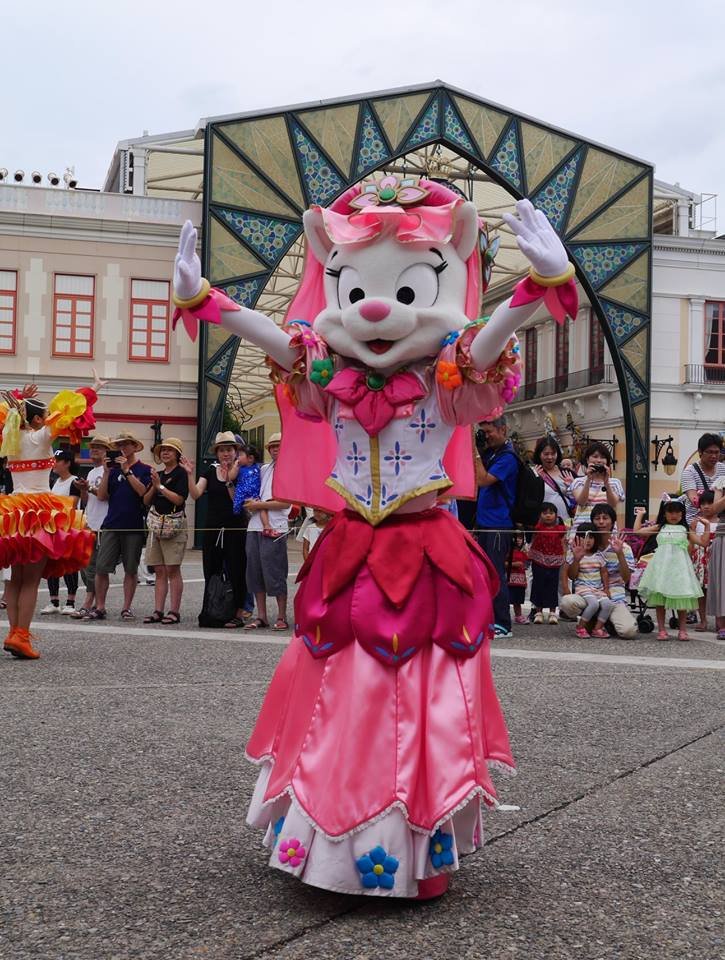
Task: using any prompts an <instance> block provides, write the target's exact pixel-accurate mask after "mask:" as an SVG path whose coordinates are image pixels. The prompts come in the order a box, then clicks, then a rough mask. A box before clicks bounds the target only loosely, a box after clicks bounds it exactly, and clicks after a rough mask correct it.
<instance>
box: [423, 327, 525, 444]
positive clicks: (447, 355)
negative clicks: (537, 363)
mask: <svg viewBox="0 0 725 960" xmlns="http://www.w3.org/2000/svg"><path fill="white" fill-rule="evenodd" d="M484 325H485V320H483V321H481V320H477V321H475V322H474V323H469V324H468V325H467V326H466V327H464V328H463V330H462V331H461V333H460V334H459V335H456V334H449V335H448V336H447V337H446V339H445V341H444V346H443V349H442V350H441V352H440V354H439V355H438V360H437V361H436V363H435V366H434V373H433V375H434V378H435V390H436V396H437V398H438V403H439V404H440V408H441V413H442V415H443V419H444V420H445V421H446V423H451V424H455V425H456V426H461V425H465V424H471V423H478V422H479V421H480V420H494V419H495V418H496V417H500V416H501V414H502V413H503V412H504V409H505V407H506V404H508V403H511V401H512V400H513V399H514V397H515V396H516V391H517V389H518V386H519V383H521V349H520V347H519V341H518V339H517V338H516V337H515V336H514V337H511V339H510V340H509V342H508V343H507V344H506V347H505V349H504V351H503V352H502V354H501V356H500V357H499V358H498V360H497V361H496V363H495V364H494V365H493V366H492V367H489V369H488V370H484V371H480V370H476V369H475V368H474V366H473V363H472V361H471V343H472V341H473V340H474V338H475V337H476V334H477V333H478V332H479V331H480V329H481V327H482V326H484Z"/></svg>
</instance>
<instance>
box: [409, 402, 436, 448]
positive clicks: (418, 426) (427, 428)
mask: <svg viewBox="0 0 725 960" xmlns="http://www.w3.org/2000/svg"><path fill="white" fill-rule="evenodd" d="M408 426H409V427H410V428H411V429H412V430H415V432H416V433H417V434H418V437H419V438H420V442H421V443H425V437H426V434H427V433H430V432H431V430H435V429H436V427H437V426H438V424H437V423H433V421H432V420H429V419H428V415H427V414H426V412H425V407H422V408H421V411H420V413H419V414H418V416H417V418H416V419H415V420H411V421H410V423H409V424H408Z"/></svg>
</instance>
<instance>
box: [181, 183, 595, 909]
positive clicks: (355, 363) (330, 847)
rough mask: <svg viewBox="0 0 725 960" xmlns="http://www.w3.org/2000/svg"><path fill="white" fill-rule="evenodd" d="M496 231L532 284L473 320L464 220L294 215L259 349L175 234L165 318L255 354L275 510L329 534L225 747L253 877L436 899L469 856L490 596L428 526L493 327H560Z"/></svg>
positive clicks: (405, 203)
mask: <svg viewBox="0 0 725 960" xmlns="http://www.w3.org/2000/svg"><path fill="white" fill-rule="evenodd" d="M517 209H518V214H519V216H518V217H513V216H512V217H509V218H508V222H509V223H510V225H511V227H512V228H513V230H514V232H515V233H516V235H517V237H518V243H519V246H520V248H521V250H522V251H523V252H524V254H525V255H526V256H527V257H528V259H529V260H530V262H531V264H532V270H531V271H530V276H529V277H527V278H526V280H524V281H522V282H521V283H520V284H519V285H518V287H517V289H516V291H515V293H514V296H513V298H511V299H510V300H508V301H507V302H506V303H504V304H502V305H501V306H499V307H498V308H497V309H496V310H495V312H494V313H493V315H492V317H491V318H490V319H488V320H487V321H486V320H480V319H478V317H479V310H480V305H481V304H480V298H481V262H480V253H479V243H478V239H479V220H478V216H477V212H476V209H475V207H474V205H473V204H472V203H470V202H466V201H465V200H463V199H462V198H461V197H460V196H459V195H458V194H455V193H453V192H452V191H451V190H449V189H447V188H446V187H444V186H441V185H440V184H438V183H433V182H430V181H426V180H420V181H410V180H407V181H404V180H400V179H397V178H395V177H385V178H383V179H382V180H373V181H367V182H364V183H362V184H361V185H358V186H356V187H353V188H351V189H350V190H348V191H347V193H345V194H344V195H343V196H341V197H340V198H339V199H338V200H336V201H335V202H334V203H333V204H332V205H331V206H330V207H329V208H327V209H324V208H320V207H313V208H312V209H311V210H308V211H307V212H306V213H305V215H304V229H305V235H306V239H307V257H306V262H305V268H304V274H303V278H302V282H301V285H300V288H299V291H298V293H297V295H296V297H295V299H294V300H293V302H292V304H291V305H290V309H289V312H288V316H287V321H286V323H285V325H284V327H283V328H282V329H280V328H279V327H277V326H276V325H275V324H274V322H273V321H272V320H271V319H270V318H268V317H265V316H263V315H261V314H259V313H257V312H255V311H252V310H249V309H246V308H243V307H242V308H240V307H238V306H237V305H236V304H234V303H232V302H231V301H230V300H228V299H227V298H226V297H225V296H224V295H223V294H221V293H220V292H219V291H216V290H210V288H209V284H208V282H207V281H206V280H203V279H202V278H201V274H200V264H199V260H198V258H197V257H196V254H195V252H194V251H195V246H196V232H195V230H194V229H193V227H192V226H191V224H190V223H187V224H185V226H184V229H183V231H182V235H181V242H180V247H179V255H178V256H177V261H176V270H175V278H174V282H175V302H176V303H177V306H178V308H179V309H178V311H177V315H176V319H179V318H181V319H183V321H184V323H185V325H186V327H187V329H188V330H189V331H190V333H192V335H194V333H195V331H196V326H197V320H198V319H204V320H208V321H210V322H217V323H219V322H221V323H222V324H223V325H224V327H225V328H226V329H227V330H229V331H231V332H233V333H236V334H238V335H239V336H240V337H243V338H245V339H247V340H249V341H251V342H253V343H255V344H257V345H259V346H261V347H262V348H263V349H264V350H265V351H266V353H267V354H268V357H269V361H270V363H271V366H272V369H273V379H274V380H275V381H276V382H277V387H276V391H277V399H278V403H279V406H280V413H281V416H282V424H283V432H282V435H283V440H282V451H281V453H280V458H279V460H278V463H277V467H276V468H275V473H276V478H275V486H274V496H275V497H276V498H277V499H282V500H284V499H288V500H295V501H298V502H300V501H301V502H304V503H309V504H314V505H315V506H318V507H321V508H323V509H327V510H330V511H335V516H334V518H333V519H332V521H331V522H330V523H328V524H327V526H326V527H325V529H324V532H323V533H322V535H321V536H320V538H319V540H318V542H317V544H316V545H315V547H314V549H313V550H312V551H311V553H310V555H309V557H308V559H307V561H306V562H305V564H304V566H303V568H302V570H301V571H300V574H299V576H298V580H299V582H300V586H299V590H298V593H297V597H296V602H295V630H294V636H293V638H292V642H291V643H290V645H289V647H288V648H287V649H286V650H285V652H284V654H283V656H282V658H281V660H280V663H279V665H278V667H277V669H276V671H275V674H274V677H273V679H272V682H271V684H270V688H269V691H268V693H267V696H266V699H265V701H264V704H263V706H262V710H261V713H260V715H259V718H258V720H257V723H256V725H255V728H254V730H253V732H252V735H251V738H250V740H249V744H248V746H247V755H248V757H249V758H250V759H251V760H252V761H253V762H254V763H256V764H258V765H259V766H260V773H259V778H258V780H257V786H256V789H255V792H254V797H253V799H252V802H251V806H250V809H249V814H248V822H249V823H250V824H252V825H253V826H256V827H260V828H261V829H263V830H265V831H266V834H265V837H264V844H265V846H266V847H267V848H268V849H269V850H270V861H269V862H270V866H272V867H275V868H277V869H280V870H283V871H285V872H287V873H290V874H293V875H294V876H296V877H298V878H299V879H301V880H303V881H304V882H305V883H309V884H312V885H314V886H317V887H323V888H325V889H328V890H335V891H339V892H343V893H356V894H367V895H372V896H391V897H416V896H418V897H430V896H436V895H438V894H440V893H442V892H443V891H444V890H445V889H446V887H447V885H448V878H449V874H450V873H452V872H453V871H455V870H457V869H458V862H459V857H460V856H461V855H462V854H466V853H471V852H472V851H474V850H476V849H477V848H478V847H479V846H480V845H481V844H482V842H483V829H482V811H483V809H484V808H485V807H491V806H494V805H495V804H496V793H495V789H494V786H493V784H492V782H491V779H490V775H489V770H490V769H491V767H501V768H504V769H508V770H510V771H513V760H512V757H511V751H510V748H509V742H508V735H507V732H506V726H505V723H504V720H503V716H502V714H501V709H500V706H499V702H498V698H497V696H496V691H495V688H494V684H493V678H492V675H491V666H490V651H489V645H490V639H491V636H492V632H493V612H492V597H493V596H494V595H495V592H496V591H497V589H498V583H497V577H496V573H495V571H494V569H493V567H492V566H491V564H490V562H489V561H488V559H487V557H486V556H485V554H484V553H482V551H481V549H480V548H479V546H478V544H477V543H476V542H475V540H473V539H472V538H471V536H470V535H469V534H468V533H467V532H466V531H465V530H464V528H463V527H462V526H461V525H460V524H459V523H458V522H457V521H456V520H454V519H453V518H452V517H451V515H450V514H449V513H447V512H446V511H443V510H440V509H438V508H436V506H435V503H436V497H437V495H440V494H442V493H443V492H444V491H445V493H446V494H447V495H451V494H453V495H455V494H460V495H466V494H467V495H469V496H472V495H473V493H474V475H473V457H472V442H471V431H470V426H469V425H470V424H473V423H476V422H478V421H480V420H485V419H492V418H495V417H497V416H499V415H500V414H501V413H502V411H503V409H504V406H505V404H506V403H507V402H509V401H510V400H511V399H512V398H513V396H514V394H515V391H516V388H517V386H518V383H519V380H520V363H519V347H518V343H517V340H516V338H515V336H514V331H515V329H516V327H517V326H518V325H519V324H520V323H522V322H523V321H524V320H526V319H527V318H528V317H529V316H531V315H532V313H533V312H534V310H536V308H537V307H538V306H539V304H540V303H541V300H542V299H545V300H546V302H547V304H548V305H549V308H550V309H551V311H552V312H553V313H554V315H555V316H556V317H557V319H559V320H563V319H564V313H565V312H566V313H568V314H569V315H570V316H575V314H576V290H575V287H574V283H573V280H572V277H573V274H574V269H573V267H572V266H571V265H570V264H569V262H568V258H567V254H566V251H565V250H564V248H563V246H562V244H561V242H560V240H559V239H558V237H557V236H556V234H555V232H554V230H553V229H552V227H551V226H550V224H549V222H548V221H547V220H546V218H545V217H544V215H543V214H542V213H540V212H536V211H535V210H534V209H533V207H532V206H531V204H530V203H529V202H528V201H526V200H523V201H521V202H520V203H518V204H517Z"/></svg>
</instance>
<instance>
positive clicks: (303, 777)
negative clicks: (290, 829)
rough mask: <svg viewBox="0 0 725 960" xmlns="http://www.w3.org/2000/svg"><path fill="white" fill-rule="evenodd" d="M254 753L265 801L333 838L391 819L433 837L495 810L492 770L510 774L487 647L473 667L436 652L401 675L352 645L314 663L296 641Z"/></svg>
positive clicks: (427, 652) (430, 650)
mask: <svg viewBox="0 0 725 960" xmlns="http://www.w3.org/2000/svg"><path fill="white" fill-rule="evenodd" d="M247 753H248V755H249V756H250V757H251V758H252V759H254V760H257V761H261V760H265V759H268V760H271V761H272V762H273V769H272V771H271V774H270V776H269V780H268V782H267V783H266V786H265V790H264V794H263V797H262V801H263V802H264V803H268V804H270V805H271V803H272V801H274V800H275V799H276V798H278V797H280V796H281V795H283V794H285V793H286V794H288V795H292V796H294V798H295V800H296V802H297V804H298V805H299V807H300V809H301V810H302V811H303V812H304V814H305V816H307V817H308V818H309V820H310V821H311V822H312V823H313V824H314V825H315V826H316V828H318V829H319V830H321V831H322V832H323V833H324V834H326V835H327V836H328V837H330V838H339V837H342V836H344V835H345V834H349V833H350V832H353V831H355V830H358V829H360V827H361V826H362V825H364V824H366V823H368V822H370V821H372V820H374V819H375V818H377V817H380V816H381V815H382V814H384V813H385V812H386V811H389V810H391V809H393V808H395V807H399V808H400V809H402V810H403V811H404V812H405V816H406V818H407V820H408V821H409V823H410V824H411V826H412V827H413V828H414V829H416V830H420V831H422V832H424V833H432V832H434V831H435V829H436V828H437V826H439V825H440V824H441V823H442V822H443V821H445V819H446V818H447V817H449V816H450V814H451V812H452V811H453V810H455V809H456V808H457V807H459V806H460V804H462V803H464V802H465V800H466V799H467V798H469V797H471V796H472V795H474V794H479V795H480V796H481V797H482V798H483V799H484V800H485V801H486V802H488V803H490V804H493V803H495V796H496V795H495V790H494V786H493V784H492V782H491V779H490V776H489V772H488V764H489V763H490V762H492V761H493V762H496V763H499V764H502V765H504V766H507V767H513V760H512V757H511V751H510V748H509V742H508V734H507V731H506V725H505V723H504V720H503V716H502V713H501V708H500V705H499V702H498V697H497V696H496V691H495V688H494V684H493V677H492V675H491V667H490V660H489V649H488V645H487V644H486V645H485V646H483V647H482V648H481V649H480V650H479V651H478V654H477V655H476V656H475V657H473V658H471V659H468V660H463V659H459V658H457V657H454V656H451V655H450V654H449V653H446V651H444V650H443V649H441V648H440V647H438V646H437V645H436V644H431V645H429V646H428V647H426V648H425V649H423V650H421V651H420V652H419V653H418V654H417V655H416V656H414V657H413V658H412V659H410V660H408V661H407V662H406V663H404V664H402V665H401V666H400V667H398V668H397V669H394V668H391V667H389V666H386V665H384V664H383V663H381V662H380V661H379V660H377V659H376V658H375V657H372V656H370V654H368V653H366V651H365V650H364V649H363V648H362V647H361V646H360V645H359V644H357V643H351V644H349V645H348V646H346V647H345V648H344V649H342V650H340V651H339V652H338V653H336V654H335V655H334V656H331V657H327V658H325V659H320V660H316V659H314V658H313V657H311V656H310V654H309V652H308V650H307V648H306V647H305V645H304V643H303V642H302V640H301V639H299V638H297V637H295V638H293V640H292V643H291V644H290V646H289V647H288V648H287V650H286V651H285V653H284V654H283V656H282V659H281V660H280V663H279V665H278V667H277V670H276V672H275V674H274V677H273V679H272V683H271V685H270V688H269V691H268V693H267V696H266V698H265V701H264V704H263V706H262V710H261V712H260V715H259V719H258V721H257V724H256V726H255V729H254V731H253V733H252V736H251V739H250V741H249V744H248V746H247ZM270 816H271V814H270Z"/></svg>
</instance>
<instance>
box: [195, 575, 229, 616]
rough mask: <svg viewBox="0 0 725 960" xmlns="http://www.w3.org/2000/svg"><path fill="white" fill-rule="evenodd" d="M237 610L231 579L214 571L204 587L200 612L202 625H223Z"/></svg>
mask: <svg viewBox="0 0 725 960" xmlns="http://www.w3.org/2000/svg"><path fill="white" fill-rule="evenodd" d="M236 612H237V605H236V603H235V602H234V591H233V590H232V585H231V583H230V581H229V580H228V579H227V578H226V577H224V576H222V574H220V573H213V574H212V575H211V576H210V577H209V579H208V580H207V583H206V586H205V587H204V602H203V604H202V607H201V613H200V614H199V626H200V627H223V626H224V624H225V623H227V622H228V621H229V620H231V619H232V617H233V616H234V615H235V614H236Z"/></svg>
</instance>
